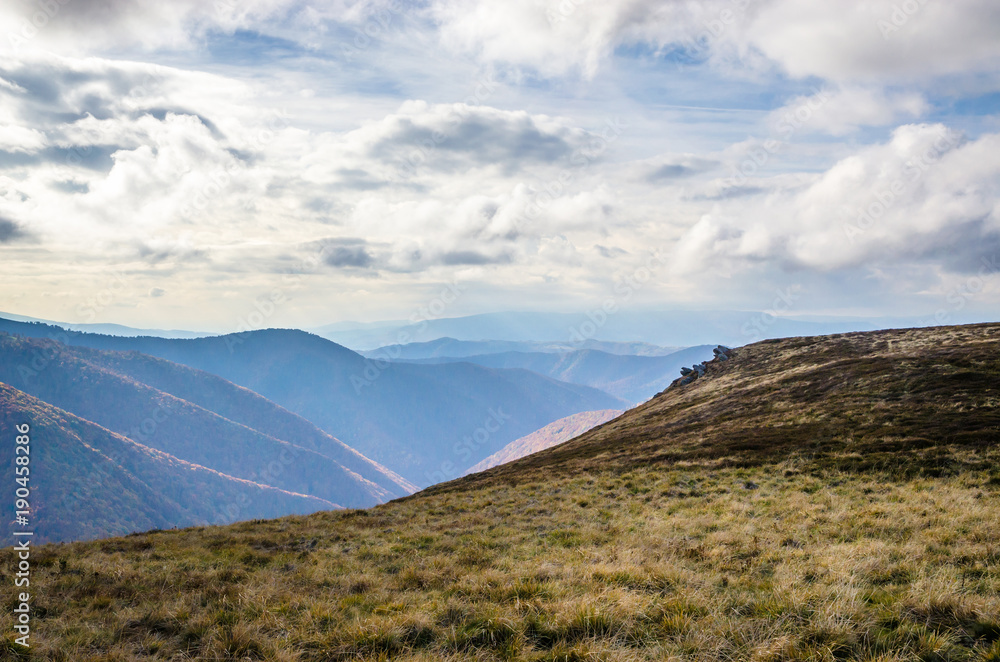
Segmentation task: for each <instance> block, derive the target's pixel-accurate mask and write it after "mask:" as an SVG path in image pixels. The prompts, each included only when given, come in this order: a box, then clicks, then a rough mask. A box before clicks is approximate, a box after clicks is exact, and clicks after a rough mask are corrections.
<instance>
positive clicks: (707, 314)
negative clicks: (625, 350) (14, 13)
mask: <svg viewBox="0 0 1000 662" xmlns="http://www.w3.org/2000/svg"><path fill="white" fill-rule="evenodd" d="M800 297H801V294H798V293H795V292H793V291H791V290H788V291H785V292H776V293H775V298H774V300H773V302H771V306H772V308H771V309H770V310H769V311H766V312H761V311H752V310H751V311H733V310H619V311H618V312H617V313H614V314H611V315H608V314H606V313H604V312H603V311H600V310H597V311H591V312H590V313H548V312H503V313H486V314H481V315H469V316H465V317H445V318H440V319H428V320H420V321H418V322H411V323H404V322H380V323H373V324H366V325H345V324H341V325H336V326H333V327H321V330H320V331H319V332H318V333H319V334H320V335H322V336H323V337H324V338H327V339H329V340H332V341H334V342H337V343H340V344H342V345H346V346H347V347H352V348H355V349H358V350H372V349H375V348H377V347H383V346H386V345H396V344H398V345H404V344H411V343H416V342H426V341H432V340H435V339H437V338H454V339H456V340H462V341H486V340H493V341H516V342H546V343H548V342H554V343H558V344H562V345H567V346H569V348H570V349H588V347H586V346H585V345H586V343H587V342H588V341H591V340H598V341H611V342H641V343H648V344H652V345H658V346H663V347H691V346H694V345H704V344H710V343H711V344H715V343H723V344H725V345H732V346H740V345H746V344H748V343H753V342H757V341H758V340H763V339H765V338H788V337H794V336H802V335H820V334H829V333H845V332H850V331H871V330H875V329H884V328H889V327H891V326H928V325H930V324H933V323H934V322H933V320H932V319H929V320H920V319H915V318H914V319H900V318H889V317H871V318H865V317H837V316H824V317H815V316H813V317H805V316H804V317H801V318H797V317H795V316H794V311H795V306H796V302H797V301H798V299H799V298H800ZM963 321H965V320H963ZM967 321H970V322H971V321H981V320H976V319H969V320H967Z"/></svg>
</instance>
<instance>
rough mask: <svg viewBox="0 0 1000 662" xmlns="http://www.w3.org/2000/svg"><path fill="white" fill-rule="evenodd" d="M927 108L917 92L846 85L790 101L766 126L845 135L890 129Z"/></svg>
mask: <svg viewBox="0 0 1000 662" xmlns="http://www.w3.org/2000/svg"><path fill="white" fill-rule="evenodd" d="M929 109H930V104H929V103H928V102H927V101H926V99H924V96H923V95H922V94H920V93H918V92H900V91H887V90H884V89H881V88H877V87H861V86H845V87H841V88H837V89H823V90H819V91H817V92H816V93H814V94H811V95H808V96H801V97H797V98H795V99H792V100H791V101H789V102H788V103H787V104H785V106H783V107H782V108H779V109H777V110H775V111H773V112H772V113H771V115H770V117H769V121H768V123H769V124H770V125H771V126H772V127H773V128H774V131H775V133H776V134H777V135H783V134H784V133H792V134H793V133H797V132H799V131H800V130H801V131H819V132H823V133H828V134H831V135H845V134H848V133H851V132H853V131H855V130H857V129H859V128H861V127H870V126H890V125H894V124H896V123H898V122H899V121H900V120H905V119H910V120H912V119H913V118H915V117H920V116H922V115H923V114H924V113H926V112H927V111H928V110H929Z"/></svg>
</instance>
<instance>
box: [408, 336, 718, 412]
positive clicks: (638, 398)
mask: <svg viewBox="0 0 1000 662" xmlns="http://www.w3.org/2000/svg"><path fill="white" fill-rule="evenodd" d="M712 347H713V346H712V345H700V346H698V347H689V348H687V349H683V350H680V351H678V352H674V353H673V354H668V355H667V356H621V355H617V354H608V353H607V352H600V351H597V350H590V349H586V350H580V351H576V352H566V353H564V354H551V353H538V352H534V353H527V352H500V353H496V354H484V355H481V356H467V357H463V358H461V359H426V360H424V361H420V362H421V363H444V362H453V361H468V362H469V363H475V364H477V365H482V366H486V367H487V368H520V369H523V370H530V371H532V372H537V373H538V374H540V375H546V376H547V377H551V378H552V379H558V380H559V381H562V382H569V383H570V384H580V385H583V386H592V387H594V388H597V389H600V390H602V391H605V392H607V393H610V394H611V395H614V396H616V397H619V398H621V399H622V400H625V401H626V402H630V403H633V404H635V403H639V402H644V401H645V400H648V399H649V398H651V397H653V395H655V394H656V393H658V392H660V391H662V390H663V389H664V387H666V386H667V384H669V383H670V382H672V381H673V380H674V379H675V378H676V377H677V372H678V371H679V370H680V369H681V368H683V367H685V366H690V365H692V364H695V363H700V362H701V361H705V360H708V359H711V358H712Z"/></svg>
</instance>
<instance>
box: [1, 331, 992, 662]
mask: <svg viewBox="0 0 1000 662" xmlns="http://www.w3.org/2000/svg"><path fill="white" fill-rule="evenodd" d="M731 356H732V358H731V359H730V360H728V361H725V362H711V363H709V364H708V367H707V370H706V373H705V375H703V376H701V377H699V378H698V379H696V380H695V381H693V382H691V383H688V384H681V383H680V382H679V381H678V382H675V383H674V384H673V385H672V386H670V388H668V389H667V390H666V391H665V392H664V393H662V394H661V395H659V396H657V397H655V398H653V399H652V400H650V401H649V402H647V403H646V404H644V405H642V406H640V407H638V408H637V409H635V410H632V411H629V412H626V413H625V414H624V415H622V416H620V417H618V418H616V419H614V420H612V421H610V422H607V423H605V424H603V425H601V426H599V427H597V428H594V429H593V430H591V431H589V432H587V433H585V434H584V435H582V436H580V437H578V438H576V439H573V440H571V441H569V442H566V443H564V444H561V445H559V446H556V447H553V448H550V449H547V450H544V451H541V452H540V453H536V454H534V455H531V456H528V457H525V458H522V459H520V460H517V461H515V462H512V463H510V464H505V465H501V466H498V467H495V468H492V469H489V470H487V471H485V472H482V473H478V474H473V475H470V476H467V477H465V478H461V479H459V480H456V481H452V482H450V483H445V484H441V485H437V486H434V487H432V488H430V489H427V490H424V491H423V492H420V493H418V494H416V495H413V496H410V497H406V498H403V499H400V500H396V501H393V502H390V503H388V504H383V505H380V506H377V507H375V508H372V509H369V510H349V511H338V512H324V513H317V514H313V515H309V516H296V517H287V518H283V519H279V520H273V521H266V522H248V523H242V524H236V525H231V526H228V527H207V528H196V529H190V530H186V531H176V532H174V531H168V532H158V533H151V534H143V535H135V536H130V537H127V538H118V539H111V540H104V541H98V542H93V543H75V544H72V545H62V546H52V545H50V546H46V547H44V548H42V549H40V550H36V556H37V563H38V568H37V569H36V575H34V576H33V578H32V582H33V584H34V583H35V582H36V581H37V583H38V586H39V587H43V588H40V589H39V590H38V592H37V596H38V597H37V599H36V609H38V610H39V612H40V615H39V616H38V620H37V623H36V625H37V632H38V638H39V641H38V649H37V650H36V653H35V654H36V655H38V656H41V657H42V658H43V659H52V660H73V661H74V662H76V661H78V660H79V661H91V660H92V661H95V662H96V661H97V660H111V659H198V660H220V659H234V660H246V659H250V660H278V661H290V660H298V661H300V662H321V661H327V660H349V659H350V660H354V659H363V660H387V659H392V660H466V659H468V660H473V659H475V660H487V659H511V660H539V661H540V660H548V661H555V660H580V661H582V660H612V661H619V660H620V661H626V660H628V661H631V660H662V659H692V660H735V659H739V660H786V659H816V660H848V659H849V660H875V659H880V660H951V659H954V660H979V661H982V662H986V661H993V662H995V661H996V660H1000V533H998V532H1000V470H998V461H1000V409H998V407H1000V325H996V324H992V325H976V326H967V327H944V328H936V329H921V330H895V331H881V332H872V333H857V334H844V335H835V336H828V337H812V338H792V339H787V340H776V341H767V342H761V343H756V344H753V345H749V346H746V347H742V348H738V349H736V350H734V351H733V352H732V354H731ZM0 556H2V558H3V560H4V562H6V563H8V564H9V563H11V562H12V561H13V556H12V552H11V551H10V550H9V549H7V550H3V551H2V552H0ZM7 590H8V591H10V590H11V589H10V588H8V589H7ZM9 601H10V600H9V598H8V602H9ZM10 621H11V616H10V613H9V611H8V612H5V613H4V614H2V615H0V627H3V628H4V629H5V631H8V632H9V631H10V624H11V623H10Z"/></svg>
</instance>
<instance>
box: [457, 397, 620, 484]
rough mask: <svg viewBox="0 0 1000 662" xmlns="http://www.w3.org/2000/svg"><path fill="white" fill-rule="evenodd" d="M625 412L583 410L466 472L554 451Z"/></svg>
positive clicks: (518, 441) (511, 444) (536, 432)
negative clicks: (549, 449)
mask: <svg viewBox="0 0 1000 662" xmlns="http://www.w3.org/2000/svg"><path fill="white" fill-rule="evenodd" d="M622 413H623V412H622V411H621V410H620V409H601V410H599V411H582V412H580V413H579V414H573V415H572V416H567V417H566V418H560V419H559V420H558V421H554V422H552V423H549V424H548V425H546V426H545V427H544V428H541V429H540V430H535V431H534V432H532V433H531V434H529V435H527V436H524V437H521V438H520V439H515V440H514V441H512V442H510V443H509V444H507V445H506V446H504V447H503V448H501V449H500V450H499V451H497V452H496V453H494V454H493V455H490V456H489V457H488V458H486V459H485V460H483V461H482V462H480V463H479V464H476V465H474V466H473V467H471V468H470V469H469V470H468V471H467V472H466V473H467V474H470V473H475V472H477V471H486V470H487V469H492V468H493V467H495V466H497V465H498V464H504V463H506V462H513V461H514V460H517V459H520V458H522V457H524V456H526V455H531V454H532V453H537V452H538V451H542V450H545V449H546V448H552V447H553V446H555V445H557V444H561V443H563V442H564V441H569V440H570V439H572V438H573V437H578V436H580V435H581V434H583V433H584V432H586V431H587V430H590V429H591V428H595V427H597V426H598V425H600V424H602V423H607V422H608V421H610V420H611V419H612V418H615V417H616V416H620V415H621V414H622Z"/></svg>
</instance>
